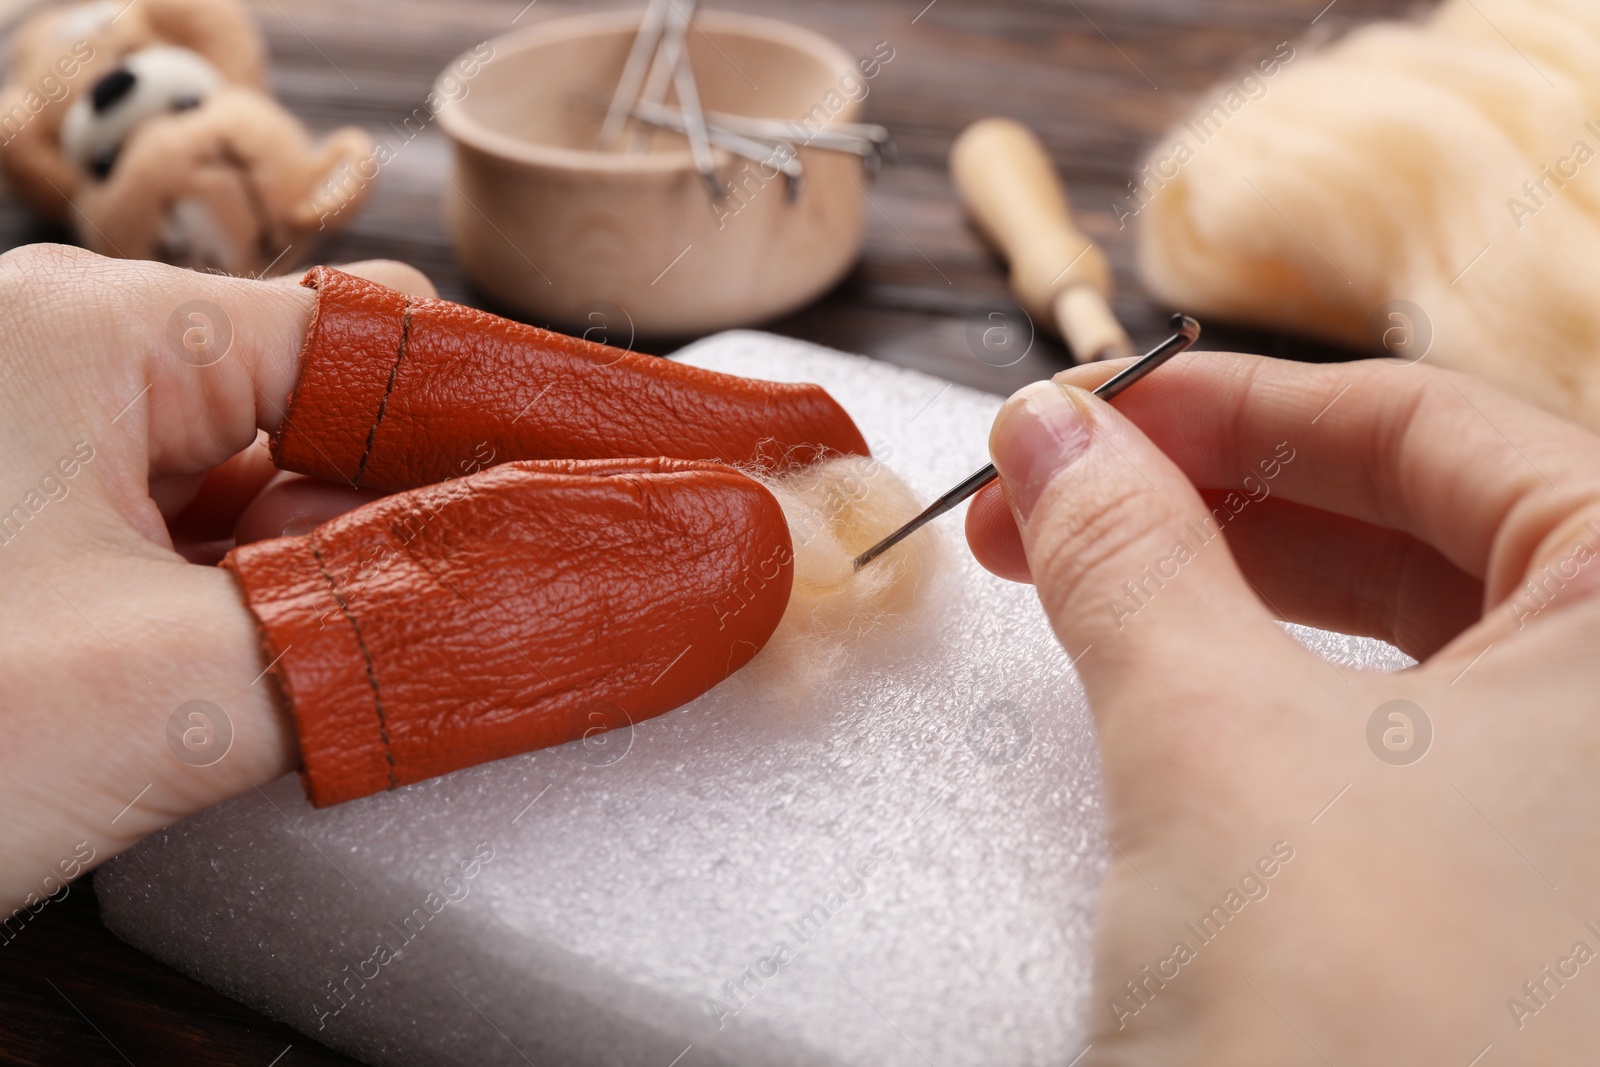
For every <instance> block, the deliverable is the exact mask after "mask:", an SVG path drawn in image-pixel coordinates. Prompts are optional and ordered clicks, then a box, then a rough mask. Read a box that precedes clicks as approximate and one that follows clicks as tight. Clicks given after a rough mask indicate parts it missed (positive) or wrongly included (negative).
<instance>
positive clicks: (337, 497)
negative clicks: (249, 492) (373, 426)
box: [234, 474, 383, 545]
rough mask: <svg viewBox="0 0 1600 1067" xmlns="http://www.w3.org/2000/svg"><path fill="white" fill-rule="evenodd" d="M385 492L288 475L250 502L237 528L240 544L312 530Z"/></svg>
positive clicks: (370, 501)
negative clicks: (352, 487)
mask: <svg viewBox="0 0 1600 1067" xmlns="http://www.w3.org/2000/svg"><path fill="white" fill-rule="evenodd" d="M382 496H383V494H382V493H377V492H373V491H372V490H370V489H351V488H350V487H349V486H348V485H334V484H333V483H332V482H324V481H319V480H317V479H315V478H306V477H303V476H301V475H298V474H291V475H284V476H283V477H281V478H279V479H278V480H277V481H275V482H273V483H272V484H271V485H269V486H268V487H267V488H266V489H265V490H263V491H262V493H261V494H260V495H259V496H257V497H256V498H255V499H254V500H253V501H251V502H250V506H249V507H247V508H246V509H245V510H244V512H243V514H242V515H240V517H239V522H238V525H237V527H236V528H235V530H234V541H235V543H236V544H240V545H248V544H253V543H255V542H257V541H267V540H270V539H272V538H274V537H286V536H295V535H299V534H304V533H309V532H311V531H312V530H314V529H316V528H317V527H318V526H321V525H322V524H323V523H325V522H327V521H328V520H329V519H332V518H336V517H337V516H339V515H343V514H344V513H345V512H347V511H354V510H355V509H356V508H359V507H361V506H362V505H363V504H370V503H372V502H373V501H374V500H378V499H380V498H381V497H382Z"/></svg>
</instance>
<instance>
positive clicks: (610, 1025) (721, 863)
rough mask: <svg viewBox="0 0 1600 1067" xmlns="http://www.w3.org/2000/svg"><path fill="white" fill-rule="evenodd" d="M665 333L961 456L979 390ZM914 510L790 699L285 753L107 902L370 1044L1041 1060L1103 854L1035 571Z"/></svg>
mask: <svg viewBox="0 0 1600 1067" xmlns="http://www.w3.org/2000/svg"><path fill="white" fill-rule="evenodd" d="M681 358H684V359H686V360H688V361H690V362H692V363H695V364H697V365H700V366H704V367H710V368H712V369H715V370H721V371H729V372H732V373H736V374H745V375H751V376H755V377H761V378H770V379H776V380H794V381H815V382H819V383H821V384H822V385H823V386H825V387H826V388H827V389H829V390H830V391H831V392H832V393H833V394H834V396H836V397H837V398H838V399H839V400H840V401H841V402H842V403H843V404H844V406H845V407H846V408H847V409H848V410H849V412H850V414H851V415H852V416H853V417H854V418H855V419H856V421H857V423H858V424H859V425H860V427H861V428H862V431H863V432H864V433H865V435H866V437H867V439H868V440H869V441H870V442H871V443H872V446H873V450H874V452H875V453H876V454H877V455H878V456H879V457H880V458H882V459H884V460H886V461H887V463H888V464H889V466H891V467H892V468H893V469H894V470H895V471H896V472H897V473H898V474H900V475H901V476H902V477H904V478H905V480H906V481H907V482H908V483H909V484H910V485H911V486H912V487H913V488H914V489H915V490H916V491H917V492H918V493H920V494H921V495H922V496H923V497H924V498H925V499H926V498H931V497H932V496H933V495H935V494H937V493H938V492H942V491H943V490H945V489H947V488H949V487H950V486H951V485H954V484H955V483H956V482H958V481H959V480H961V479H962V478H964V477H965V476H967V475H968V474H970V473H972V471H974V470H976V469H977V468H978V467H980V466H982V465H983V464H984V463H985V462H987V455H986V452H985V442H986V440H987V437H988V430H989V424H990V422H991V420H992V419H993V417H994V413H995V411H996V409H997V408H998V406H999V401H998V400H997V399H996V398H994V397H990V396H986V395H983V394H980V393H975V392H972V391H969V390H966V389H963V388H961V387H959V386H954V385H950V384H948V383H945V382H942V381H939V380H936V379H934V378H930V377H927V376H925V375H921V374H917V373H914V372H910V371H905V370H900V369H896V368H893V367H890V366H887V365H885V364H882V363H878V362H873V361H869V360H865V359H861V358H858V357H853V356H846V355H841V354H839V353H835V352H830V351H827V350H824V349H821V348H817V347H814V346H810V345H805V344H801V343H799V342H795V341H789V340H784V339H780V338H775V337H771V336H767V335H763V334H757V333H750V332H735V333H729V334H723V335H720V336H718V337H714V338H711V339H708V340H706V341H703V342H700V343H698V344H696V345H694V346H693V347H691V348H690V349H688V350H686V351H685V352H684V353H683V354H682V357H681ZM940 525H941V527H942V530H943V536H944V537H945V538H946V539H947V548H948V551H947V552H946V553H945V558H946V560H947V567H948V570H949V573H948V574H947V576H946V577H945V579H944V585H943V587H942V588H940V589H937V590H936V591H935V595H936V596H937V597H939V598H940V599H939V600H938V601H936V603H935V604H934V605H933V609H932V610H931V611H930V612H929V613H928V617H927V618H926V619H924V620H922V621H921V622H920V623H917V624H915V625H910V626H907V627H906V628H905V629H904V630H903V631H902V632H900V633H898V634H895V635H893V637H892V638H891V639H890V640H888V641H887V642H885V643H884V646H883V648H882V649H881V650H880V653H881V654H875V655H873V656H870V657H867V658H865V659H864V660H863V661H862V662H860V663H858V664H856V666H855V667H854V668H853V669H852V670H851V671H850V672H848V674H847V675H846V676H845V677H842V678H839V679H837V681H836V683H835V684H833V685H830V686H829V687H827V688H826V689H824V690H819V691H816V692H813V693H811V694H809V696H808V697H807V699H806V700H804V701H803V702H802V704H801V705H800V706H796V705H795V704H794V703H793V701H792V694H791V695H790V696H786V697H785V699H784V700H782V701H780V700H778V699H776V698H775V697H773V696H772V695H771V694H767V693H764V692H763V691H762V690H761V689H760V688H759V687H756V686H755V685H754V684H753V683H752V682H751V681H749V680H748V679H746V678H743V677H741V676H735V677H734V678H732V679H730V680H729V681H728V682H726V683H724V684H723V685H722V686H720V687H719V688H718V689H716V690H714V691H713V692H711V693H709V694H707V695H706V696H705V697H703V698H701V699H700V700H698V701H696V702H694V703H693V704H690V705H689V706H687V707H685V708H682V709H680V710H678V711H676V712H672V713H670V714H667V715H664V716H662V717H660V718H658V719H653V720H651V721H648V722H644V723H640V724H639V725H637V726H635V727H633V728H632V729H631V730H624V731H617V732H615V733H610V734H604V735H597V736H595V737H593V738H590V739H589V740H587V741H585V742H582V743H574V744H572V745H568V746H566V747H564V748H559V749H552V750H547V751H544V752H538V753H534V754H531V755H527V756H522V757H518V758H515V759H509V760H504V761H501V762H498V763H494V764H490V765H487V766H482V767H476V768H473V769H470V770H466V771H462V772H459V773H456V774H453V775H450V776H449V777H446V778H442V779H436V780H433V781H429V782H424V783H421V784H419V785H414V786H411V787H408V788H405V789H401V790H398V791H395V792H392V793H386V794H382V795H379V796H374V797H369V798H367V799H364V800H359V801H356V802H353V803H350V804H345V805H343V806H340V807H335V808H331V809H326V810H322V811H317V810H313V809H312V808H311V807H310V805H309V804H307V803H306V801H305V800H304V798H303V796H302V794H301V790H300V785H299V783H298V782H297V781H296V780H295V779H294V778H293V777H288V778H284V779H282V780H280V781H278V782H276V783H274V784H273V785H271V786H269V787H267V788H265V789H263V790H260V791H258V792H255V793H252V794H250V795H247V796H245V797H242V798H240V799H238V800H234V801H231V802H229V803H227V804H223V805H221V806H219V807H217V808H214V809H212V810H211V811H208V812H205V813H204V814H201V815H199V816H196V817H194V818H192V819H189V820H187V821H186V822H184V823H181V824H180V825H178V826H175V827H173V828H171V829H170V830H167V831H165V832H162V833H159V834H155V835H153V836H152V837H150V838H149V839H147V840H146V841H145V842H144V843H143V844H141V845H140V846H139V847H138V848H136V849H134V850H132V851H131V852H129V853H127V854H125V855H124V856H122V857H120V858H119V859H117V860H116V861H114V862H113V863H111V864H109V865H107V866H106V867H105V868H104V869H103V870H102V871H101V872H100V873H99V874H97V875H96V887H97V892H98V895H99V898H100V901H101V906H102V909H103V912H104V915H105V919H106V922H107V923H108V925H110V927H111V928H112V929H113V930H114V931H115V932H116V933H117V934H118V935H119V936H121V937H123V938H124V939H126V940H128V941H130V942H132V943H133V944H135V945H137V946H139V947H140V948H142V949H144V950H145V951H147V952H149V953H151V954H152V955H154V956H156V957H158V958H160V959H162V960H164V961H166V962H168V963H170V964H172V965H173V966H175V967H177V968H179V969H180V970H182V971H185V972H186V973H188V974H191V975H193V976H195V977H196V978H198V979H200V980H201V981H203V982H205V983H207V984H209V985H212V986H214V987H216V988H218V989H220V990H222V991H223V992H225V993H227V994H228V995H230V996H233V997H235V998H237V999H239V1000H241V1001H244V1002H245V1003H247V1004H250V1005H252V1006H254V1007H256V1008H258V1009H260V1010H262V1011H264V1012H266V1013H267V1014H269V1015H272V1016H274V1017H276V1018H279V1019H282V1020H284V1021H286V1022H287V1023H289V1024H290V1025H291V1026H294V1027H297V1028H298V1029H300V1030H302V1031H304V1032H306V1033H307V1034H311V1035H313V1036H315V1037H316V1038H317V1039H319V1040H321V1041H323V1042H325V1043H327V1044H329V1045H332V1046H334V1047H336V1048H339V1049H342V1050H344V1051H347V1052H349V1053H350V1054H351V1055H353V1056H356V1057H357V1058H360V1059H363V1060H366V1061H368V1062H371V1063H375V1064H396V1065H402V1064H404V1065H409V1064H472V1065H484V1064H525V1063H530V1062H531V1063H537V1064H540V1065H541V1067H546V1065H560V1064H589V1065H597V1064H607V1065H610V1064H616V1065H624V1064H626V1065H640V1067H669V1065H671V1067H702V1065H710V1064H755V1065H780V1064H781V1065H801V1064H804V1065H825V1064H868V1063H870V1064H875V1065H885V1067H890V1065H926V1064H929V1063H934V1064H939V1065H940V1067H961V1065H968V1064H970V1065H975V1067H976V1065H982V1067H1010V1065H1024V1064H1062V1065H1065V1064H1068V1063H1070V1062H1072V1061H1073V1059H1074V1057H1076V1056H1077V1055H1078V1053H1079V1052H1081V1051H1082V1049H1083V1046H1084V1038H1083V1033H1084V1027H1083V1021H1082V1012H1081V1005H1082V1004H1083V1002H1084V999H1085V996H1086V994H1087V991H1088V981H1089V959H1090V957H1089V939H1090V931H1091V925H1092V919H1093V905H1094V899H1095V895H1096V892H1097V888H1098V884H1099V880H1100V876H1101V873H1102V871H1103V869H1104V864H1105V856H1104V851H1105V845H1104V842H1103V840H1102V838H1101V837H1100V834H1099V832H1098V831H1097V830H1096V826H1097V825H1099V823H1100V821H1101V808H1100V798H1099V789H1098V780H1097V772H1096V758H1095V745H1094V736H1093V731H1092V728H1091V723H1090V719H1089V715H1088V712H1087V710H1086V708H1085V704H1084V699H1083V693H1082V689H1081V687H1080V686H1079V684H1078V680H1077V677H1076V675H1075V673H1074V671H1073V670H1072V668H1071V665H1070V664H1069V662H1068V660H1067V658H1066V656H1065V654H1064V653H1063V652H1062V651H1061V650H1060V648H1059V646H1058V645H1057V644H1056V643H1055V641H1054V639H1053V638H1052V636H1051V634H1050V630H1049V628H1048V626H1047V624H1046V622H1045V619H1044V616H1043V614H1042V612H1041V611H1040V609H1039V606H1038V601H1037V599H1036V598H1035V596H1034V594H1033V591H1032V589H1031V588H1028V587H1024V586H1018V585H1012V584H1010V583H1007V582H1004V581H1001V580H1000V579H998V578H994V577H992V576H990V575H989V574H988V573H986V572H984V571H983V570H982V569H981V568H979V567H978V565H977V564H976V563H975V562H974V561H973V560H972V558H971V555H970V554H969V553H968V552H967V551H966V550H965V548H964V547H963V546H962V544H961V541H960V538H961V515H960V514H954V515H951V516H949V517H946V518H944V519H942V520H940ZM1299 635H1300V636H1301V638H1302V640H1304V641H1306V643H1308V644H1309V645H1311V646H1312V647H1313V648H1314V649H1316V650H1317V651H1318V652H1320V653H1321V654H1323V655H1325V656H1327V657H1328V658H1330V659H1333V660H1335V661H1337V662H1338V663H1340V664H1341V665H1343V664H1350V665H1354V666H1359V667H1368V668H1396V667H1400V666H1403V665H1405V664H1408V663H1409V662H1410V661H1409V660H1407V659H1406V658H1405V657H1403V656H1401V655H1400V654H1399V653H1398V652H1396V651H1394V650H1393V649H1391V648H1389V647H1388V646H1386V645H1382V644H1379V643H1377V642H1372V641H1365V640H1360V639H1355V638H1349V637H1342V636H1338V635H1333V634H1322V633H1318V632H1315V631H1299ZM491 855H492V858H489V859H487V860H486V859H485V858H484V857H486V856H491ZM863 871H864V872H865V873H863Z"/></svg>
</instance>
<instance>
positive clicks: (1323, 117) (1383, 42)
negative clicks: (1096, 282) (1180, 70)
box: [1121, 0, 1600, 428]
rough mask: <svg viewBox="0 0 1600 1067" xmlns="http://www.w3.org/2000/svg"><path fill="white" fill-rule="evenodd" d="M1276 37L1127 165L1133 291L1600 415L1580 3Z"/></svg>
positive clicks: (1515, 0)
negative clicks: (1136, 265)
mask: <svg viewBox="0 0 1600 1067" xmlns="http://www.w3.org/2000/svg"><path fill="white" fill-rule="evenodd" d="M1288 54H1289V57H1290V58H1288V59H1287V60H1284V49H1282V48H1280V50H1279V52H1278V53H1277V55H1276V59H1277V60H1279V61H1281V62H1279V63H1274V64H1273V65H1272V76H1271V77H1269V78H1260V77H1256V76H1254V75H1253V74H1252V77H1251V78H1250V83H1251V85H1252V86H1255V87H1257V88H1258V90H1259V91H1257V92H1253V93H1250V94H1248V95H1244V94H1239V93H1238V92H1236V91H1235V92H1233V93H1232V95H1229V89H1230V88H1233V89H1236V85H1235V86H1234V87H1224V88H1223V89H1222V90H1219V91H1218V92H1217V93H1215V94H1212V98H1209V99H1208V100H1207V101H1206V102H1205V103H1204V104H1202V106H1201V108H1200V109H1199V110H1198V111H1197V112H1196V113H1195V114H1194V115H1193V116H1192V117H1191V118H1190V119H1189V120H1188V121H1186V122H1184V123H1183V124H1181V125H1179V126H1178V127H1177V128H1176V129H1174V130H1173V131H1172V132H1171V133H1170V134H1169V135H1168V136H1167V137H1166V138H1164V139H1163V140H1162V141H1161V142H1159V143H1158V145H1157V147H1156V149H1155V150H1154V152H1153V154H1152V156H1151V158H1150V160H1149V165H1148V166H1147V167H1145V169H1144V170H1142V171H1141V172H1140V174H1139V175H1137V176H1136V181H1135V183H1134V185H1133V186H1132V187H1131V189H1130V195H1129V203H1130V207H1129V209H1128V210H1127V211H1124V212H1121V214H1124V215H1128V214H1133V215H1137V219H1136V225H1138V226H1139V227H1140V234H1139V247H1140V255H1141V262H1142V270H1143V272H1144V276H1145V279H1146V282H1147V284H1148V285H1149V286H1150V288H1151V289H1152V290H1153V292H1155V293H1156V294H1157V295H1158V296H1159V297H1160V298H1162V299H1163V300H1166V301H1168V302H1170V303H1171V304H1172V305H1173V306H1175V307H1181V308H1183V309H1184V310H1185V311H1187V312H1190V313H1193V314H1197V315H1202V316H1210V317H1213V318H1217V319H1226V320H1232V321H1236V322H1244V323H1249V324H1253V325H1259V326H1264V327H1269V328H1275V329H1283V330H1288V331H1293V332H1297V333H1302V334H1312V335H1318V336H1322V337H1326V338H1328V339H1331V340H1335V341H1339V342H1343V343H1346V344H1350V345H1355V346H1360V347H1365V348H1369V349H1375V348H1379V347H1380V346H1381V347H1383V348H1387V349H1388V350H1389V351H1390V353H1391V354H1394V355H1399V356H1402V357H1404V358H1406V359H1408V360H1417V359H1420V358H1424V357H1425V358H1426V359H1427V360H1428V361H1429V362H1436V363H1439V364H1441V365H1444V366H1449V367H1454V368H1456V369H1459V370H1465V371H1470V372H1472V373H1475V374H1478V375H1481V376H1483V377H1484V378H1487V379H1489V380H1491V381H1494V382H1496V383H1498V384H1500V385H1501V386H1503V387H1505V388H1507V389H1510V390H1511V391H1513V392H1516V393H1518V394H1520V395H1522V396H1523V397H1524V398H1526V399H1528V400H1530V401H1532V402H1534V403H1537V404H1540V405H1542V406H1544V407H1546V408H1548V409H1550V410H1553V411H1556V412H1559V413H1562V414H1565V415H1567V416H1569V417H1571V418H1573V419H1576V420H1577V421H1579V422H1582V423H1584V424H1586V425H1588V426H1590V427H1591V428H1600V270H1597V269H1596V267H1595V264H1596V263H1597V262H1600V4H1597V3H1595V2H1594V0H1446V2H1445V3H1443V4H1442V5H1441V6H1439V7H1438V8H1437V9H1436V10H1434V11H1433V13H1432V14H1431V15H1430V16H1428V17H1427V18H1426V20H1425V21H1419V22H1384V23H1376V24H1372V25H1368V26H1366V27H1363V28H1361V29H1358V30H1356V31H1355V32H1352V33H1351V34H1349V35H1348V36H1346V37H1344V38H1343V39H1341V40H1339V41H1337V42H1335V43H1333V44H1331V45H1329V46H1327V47H1326V48H1322V49H1320V50H1314V49H1311V48H1308V47H1306V46H1304V45H1302V46H1300V47H1299V48H1298V49H1289V50H1288ZM1261 69H1262V70H1263V71H1265V70H1267V67H1265V66H1263V67H1262V68H1261Z"/></svg>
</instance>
